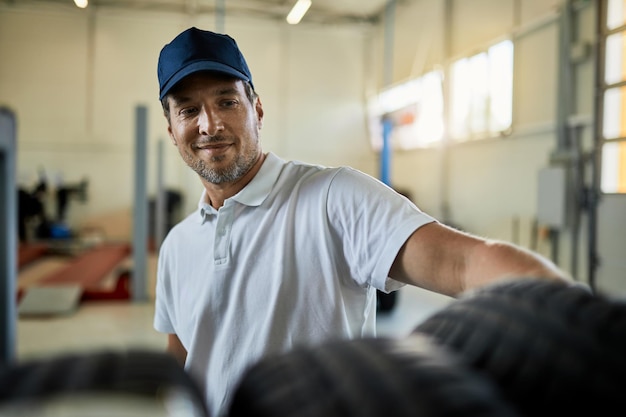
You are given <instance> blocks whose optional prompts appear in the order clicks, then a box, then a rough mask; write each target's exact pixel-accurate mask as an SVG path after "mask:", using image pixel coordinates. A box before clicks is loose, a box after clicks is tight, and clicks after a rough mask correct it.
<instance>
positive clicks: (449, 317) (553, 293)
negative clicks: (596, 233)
mask: <svg viewBox="0 0 626 417" xmlns="http://www.w3.org/2000/svg"><path fill="white" fill-rule="evenodd" d="M415 333H419V334H422V335H427V336H430V337H432V338H434V339H435V340H436V341H437V343H439V344H440V345H443V346H445V347H447V348H449V349H452V350H453V351H454V352H456V354H457V356H459V357H460V358H462V360H463V361H464V363H466V364H467V365H469V366H471V367H472V368H473V369H475V370H477V371H479V372H481V373H482V374H484V375H485V376H487V377H488V378H490V379H491V380H492V381H494V382H495V384H496V385H497V386H498V387H499V388H500V390H501V391H502V394H503V397H504V398H505V399H506V400H507V402H508V403H509V404H511V405H513V406H514V407H515V408H516V410H517V411H518V412H519V413H520V414H522V415H524V416H539V415H564V416H566V415H569V416H572V415H589V416H590V415H603V413H604V412H608V411H609V410H610V412H609V413H608V414H607V415H614V413H615V412H617V411H612V410H622V411H620V412H617V413H618V414H619V413H624V410H625V409H626V304H625V303H623V302H619V301H616V300H609V299H607V298H604V297H601V296H598V295H593V294H591V293H590V292H589V291H588V290H587V289H586V288H584V287H581V286H576V285H567V284H565V283H562V282H556V281H548V280H536V279H520V280H514V281H509V282H505V283H502V284H497V285H492V286H489V287H486V288H483V289H481V290H478V291H475V292H472V293H469V294H466V295H465V296H464V297H463V298H462V299H460V300H457V301H455V302H453V303H452V304H451V305H450V306H449V307H447V308H446V309H444V310H442V311H439V312H437V313H436V314H434V315H433V316H431V317H430V318H429V319H427V320H426V321H424V322H423V323H422V324H420V325H419V326H418V327H417V328H416V329H415Z"/></svg>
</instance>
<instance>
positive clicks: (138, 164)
mask: <svg viewBox="0 0 626 417" xmlns="http://www.w3.org/2000/svg"><path fill="white" fill-rule="evenodd" d="M147 119H148V109H147V108H146V107H145V106H137V107H136V109H135V199H134V210H133V273H132V279H131V284H132V285H131V288H132V295H133V300H134V301H146V300H147V299H148V292H147V291H148V289H147V279H146V278H147V269H148V268H147V265H148V262H147V258H148V195H147V185H146V184H147V169H146V168H147V162H146V161H147V159H148V134H147V132H148V126H147V125H148V123H147Z"/></svg>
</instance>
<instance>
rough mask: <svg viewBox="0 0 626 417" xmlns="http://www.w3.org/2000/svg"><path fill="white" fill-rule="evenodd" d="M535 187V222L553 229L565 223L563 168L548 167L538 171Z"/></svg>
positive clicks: (564, 174)
mask: <svg viewBox="0 0 626 417" xmlns="http://www.w3.org/2000/svg"><path fill="white" fill-rule="evenodd" d="M538 180H539V185H538V187H537V189H538V193H539V195H538V196H537V222H538V223H539V224H540V225H542V226H548V227H551V228H555V229H561V228H564V227H565V225H566V222H567V175H566V172H565V168H563V167H549V168H544V169H542V170H540V171H539V178H538Z"/></svg>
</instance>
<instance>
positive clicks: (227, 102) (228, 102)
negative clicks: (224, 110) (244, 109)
mask: <svg viewBox="0 0 626 417" xmlns="http://www.w3.org/2000/svg"><path fill="white" fill-rule="evenodd" d="M237 103H238V102H237V100H224V101H222V106H223V107H235V106H236V105H237Z"/></svg>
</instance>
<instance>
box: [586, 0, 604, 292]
mask: <svg viewBox="0 0 626 417" xmlns="http://www.w3.org/2000/svg"><path fill="white" fill-rule="evenodd" d="M606 3H607V2H606V0H601V1H597V2H595V13H596V16H595V17H596V20H595V25H596V27H595V30H596V44H595V48H594V52H593V54H594V58H595V68H594V72H595V74H594V75H595V86H594V92H595V100H594V108H593V126H594V128H593V132H594V134H593V150H592V152H591V155H590V158H589V164H590V166H591V186H590V187H589V190H587V195H586V201H587V211H588V220H587V227H588V229H587V234H588V238H587V256H588V262H587V280H588V284H589V287H590V288H591V290H592V291H594V292H595V291H596V274H597V270H598V266H599V264H600V259H599V256H598V236H597V235H598V226H597V224H598V204H599V202H600V196H601V195H602V194H601V189H600V158H601V157H602V143H603V142H604V139H603V134H602V131H603V126H602V119H603V118H602V115H603V114H604V91H605V90H604V71H605V61H604V59H605V53H606V51H605V41H606V36H607V34H606V24H605V22H606V18H607V4H606Z"/></svg>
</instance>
